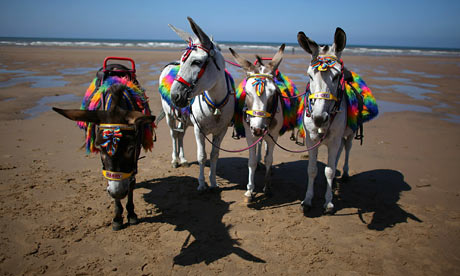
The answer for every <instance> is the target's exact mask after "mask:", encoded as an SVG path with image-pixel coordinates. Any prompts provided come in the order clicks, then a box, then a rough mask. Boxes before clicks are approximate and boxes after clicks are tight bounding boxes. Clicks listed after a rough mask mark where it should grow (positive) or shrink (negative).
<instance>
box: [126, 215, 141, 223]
mask: <svg viewBox="0 0 460 276" xmlns="http://www.w3.org/2000/svg"><path fill="white" fill-rule="evenodd" d="M138 223H139V219H138V218H137V215H136V214H133V215H130V216H128V224H129V225H135V224H138Z"/></svg>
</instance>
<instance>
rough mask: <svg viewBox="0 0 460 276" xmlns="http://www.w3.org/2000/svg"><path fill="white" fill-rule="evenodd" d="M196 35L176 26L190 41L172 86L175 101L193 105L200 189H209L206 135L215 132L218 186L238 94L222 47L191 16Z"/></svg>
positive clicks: (213, 160)
mask: <svg viewBox="0 0 460 276" xmlns="http://www.w3.org/2000/svg"><path fill="white" fill-rule="evenodd" d="M187 19H188V21H189V23H190V26H191V28H192V30H193V32H194V33H195V35H196V37H195V38H192V37H191V36H189V35H187V34H186V33H185V32H182V31H179V30H178V29H176V28H174V27H172V28H173V30H174V29H175V30H176V33H178V35H179V37H181V38H182V39H184V40H185V41H187V42H188V43H189V45H188V47H187V49H186V51H185V53H184V54H183V55H182V57H181V60H180V63H179V65H180V67H179V70H178V72H177V75H176V77H175V79H174V82H173V83H172V85H171V92H170V93H171V101H172V104H174V105H175V106H177V107H179V108H183V107H187V106H190V119H191V121H192V123H193V126H194V132H195V139H196V143H197V160H198V163H199V164H200V175H199V177H198V182H199V185H198V191H204V190H206V189H207V188H208V186H207V184H206V182H205V178H204V166H205V162H206V151H205V138H206V137H205V136H206V135H209V134H212V135H213V137H212V150H211V162H210V173H209V182H210V186H211V188H217V187H218V185H217V181H216V165H217V160H218V158H219V147H220V144H221V142H222V139H223V138H224V136H225V133H226V132H227V128H228V126H229V125H230V123H231V120H232V117H233V113H234V104H235V99H234V93H233V87H232V83H233V80H232V79H231V76H230V75H229V74H228V73H226V70H225V60H224V57H223V56H222V54H221V52H220V49H219V47H218V46H217V45H216V44H215V43H214V42H213V41H212V40H211V39H210V38H209V37H208V35H207V34H206V33H205V32H204V31H203V30H202V29H201V28H200V27H199V26H198V25H197V24H196V23H195V22H194V21H193V19H191V18H190V17H187Z"/></svg>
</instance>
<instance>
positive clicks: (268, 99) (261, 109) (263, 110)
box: [245, 65, 278, 136]
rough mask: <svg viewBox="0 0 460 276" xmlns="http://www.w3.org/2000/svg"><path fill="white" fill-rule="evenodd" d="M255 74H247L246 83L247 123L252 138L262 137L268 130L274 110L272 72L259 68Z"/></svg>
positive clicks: (274, 99)
mask: <svg viewBox="0 0 460 276" xmlns="http://www.w3.org/2000/svg"><path fill="white" fill-rule="evenodd" d="M258 69H259V70H256V72H248V79H247V81H246V86H245V89H246V107H247V109H248V113H252V115H251V114H246V119H247V122H248V123H249V127H250V129H251V132H252V134H253V135H254V136H260V135H262V134H263V133H264V132H265V130H267V129H268V127H269V124H270V122H271V120H272V119H273V116H274V113H275V112H276V110H274V109H275V108H276V101H277V98H276V93H277V90H278V87H277V86H276V84H275V82H274V80H273V76H272V72H271V71H270V69H268V68H267V67H265V66H263V65H262V66H260V67H259V68H258Z"/></svg>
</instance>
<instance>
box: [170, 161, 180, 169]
mask: <svg viewBox="0 0 460 276" xmlns="http://www.w3.org/2000/svg"><path fill="white" fill-rule="evenodd" d="M171 167H172V168H173V169H176V168H178V167H179V163H177V162H173V163H171Z"/></svg>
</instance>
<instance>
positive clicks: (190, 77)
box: [169, 17, 225, 107]
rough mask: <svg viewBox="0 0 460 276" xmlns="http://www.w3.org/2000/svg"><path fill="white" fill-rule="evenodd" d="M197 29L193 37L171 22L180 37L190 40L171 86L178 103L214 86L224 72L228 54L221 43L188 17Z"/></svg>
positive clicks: (172, 94) (173, 98)
mask: <svg viewBox="0 0 460 276" xmlns="http://www.w3.org/2000/svg"><path fill="white" fill-rule="evenodd" d="M187 19H188V21H189V22H190V26H191V28H192V30H193V32H194V33H195V35H196V37H193V36H191V35H189V34H187V33H186V32H184V31H182V30H180V29H178V28H176V27H174V26H172V25H169V26H170V27H171V29H173V31H175V32H176V33H177V34H178V35H179V37H180V38H182V39H183V40H185V41H186V42H187V43H188V47H187V48H186V50H185V52H184V54H183V55H182V57H181V60H180V69H179V72H177V76H176V79H175V80H174V82H173V84H172V86H171V100H172V102H173V104H174V105H176V106H178V107H185V106H187V105H189V103H190V101H191V99H192V98H193V97H195V96H196V95H198V94H199V93H202V92H203V91H204V90H210V89H211V88H213V87H214V85H215V84H216V81H217V79H218V78H217V75H218V74H219V73H221V74H224V68H225V64H224V62H225V61H224V58H223V56H222V54H221V53H220V50H219V47H218V46H217V45H216V44H215V43H214V42H213V41H212V40H211V39H210V38H209V37H208V35H207V34H206V33H205V32H203V30H202V29H201V28H200V27H199V26H198V25H197V24H196V23H195V21H193V19H191V18H190V17H187Z"/></svg>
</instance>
